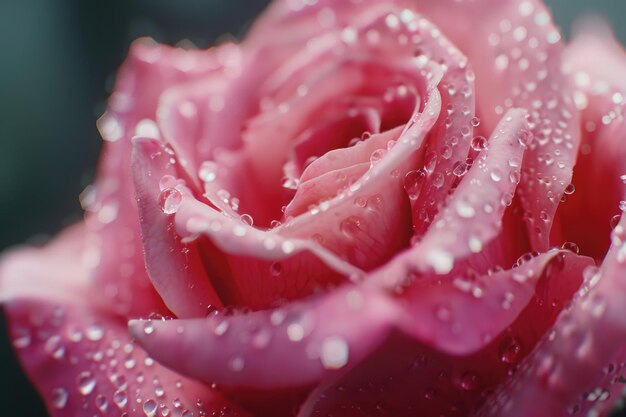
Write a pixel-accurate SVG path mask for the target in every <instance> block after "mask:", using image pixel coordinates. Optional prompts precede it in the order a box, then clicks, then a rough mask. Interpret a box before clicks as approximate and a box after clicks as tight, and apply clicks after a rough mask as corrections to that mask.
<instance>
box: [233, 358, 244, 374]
mask: <svg viewBox="0 0 626 417" xmlns="http://www.w3.org/2000/svg"><path fill="white" fill-rule="evenodd" d="M244 366H245V362H244V360H243V358H242V357H239V356H237V357H235V358H233V359H231V361H230V369H232V370H233V371H235V372H241V371H242V370H243V367H244Z"/></svg>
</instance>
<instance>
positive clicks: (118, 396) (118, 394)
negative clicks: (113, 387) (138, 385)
mask: <svg viewBox="0 0 626 417" xmlns="http://www.w3.org/2000/svg"><path fill="white" fill-rule="evenodd" d="M113 402H114V403H115V405H117V406H118V408H120V409H122V408H124V407H125V406H126V404H127V403H128V395H126V391H124V390H117V391H115V393H114V394H113Z"/></svg>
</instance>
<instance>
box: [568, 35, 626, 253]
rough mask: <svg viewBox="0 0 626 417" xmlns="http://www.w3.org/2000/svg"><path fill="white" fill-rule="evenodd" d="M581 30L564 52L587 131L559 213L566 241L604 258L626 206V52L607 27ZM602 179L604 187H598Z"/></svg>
mask: <svg viewBox="0 0 626 417" xmlns="http://www.w3.org/2000/svg"><path fill="white" fill-rule="evenodd" d="M597 25H598V24H597V23H596V24H595V25H594V26H592V28H587V29H586V30H585V31H584V32H582V33H580V34H579V35H578V36H576V38H575V39H574V41H573V42H572V44H570V45H569V46H568V48H567V49H566V52H565V55H564V70H565V71H566V73H567V74H569V75H570V76H571V79H572V83H573V85H574V88H575V89H576V104H577V106H578V107H579V109H580V110H581V116H582V117H581V119H582V120H581V131H582V132H583V134H582V137H583V140H582V145H581V152H580V153H579V155H578V158H577V160H576V167H575V169H574V179H573V181H572V184H574V186H575V188H571V190H570V193H571V192H573V191H574V189H575V192H574V193H573V195H568V196H567V200H566V201H565V203H564V204H563V205H562V208H560V209H559V211H558V212H557V214H558V220H559V228H558V229H557V230H558V232H559V233H560V236H561V237H562V240H563V241H571V242H575V243H576V244H577V245H578V246H579V248H580V250H581V252H582V253H585V254H589V255H592V256H594V257H595V258H596V259H598V260H601V259H602V258H603V257H604V255H605V254H606V251H607V250H608V248H609V244H610V240H609V234H610V231H611V226H614V225H615V223H617V220H618V219H619V214H621V211H622V210H623V209H626V203H623V201H624V200H626V195H624V190H623V187H624V181H623V180H622V179H621V178H620V177H621V176H622V175H624V174H626V142H625V140H626V122H625V121H624V111H625V100H624V97H626V81H625V79H624V74H625V73H626V55H625V54H624V50H623V49H622V47H621V45H619V43H618V42H617V41H616V40H615V38H614V37H613V36H612V34H611V33H610V31H609V30H608V29H607V28H606V27H601V26H600V27H598V26H597ZM599 184H601V187H602V192H601V193H599V192H598V186H599Z"/></svg>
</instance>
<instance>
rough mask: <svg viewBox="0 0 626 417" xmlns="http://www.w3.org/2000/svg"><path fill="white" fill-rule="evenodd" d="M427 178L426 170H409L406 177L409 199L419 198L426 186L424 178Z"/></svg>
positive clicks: (405, 183) (405, 186)
mask: <svg viewBox="0 0 626 417" xmlns="http://www.w3.org/2000/svg"><path fill="white" fill-rule="evenodd" d="M425 179H426V171H425V170H424V169H419V170H417V171H409V172H407V174H406V175H405V177H404V189H405V190H406V193H407V195H408V196H409V199H411V200H417V198H418V197H419V195H420V192H421V191H422V187H423V186H424V180H425Z"/></svg>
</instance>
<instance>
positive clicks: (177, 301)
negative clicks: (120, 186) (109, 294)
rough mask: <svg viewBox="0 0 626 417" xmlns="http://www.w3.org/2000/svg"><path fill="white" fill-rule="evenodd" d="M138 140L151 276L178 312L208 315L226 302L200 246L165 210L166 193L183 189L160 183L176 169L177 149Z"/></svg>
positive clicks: (140, 202) (138, 185)
mask: <svg viewBox="0 0 626 417" xmlns="http://www.w3.org/2000/svg"><path fill="white" fill-rule="evenodd" d="M133 143H134V149H133V158H132V160H133V162H132V164H133V177H134V181H135V190H136V195H137V206H138V210H139V218H140V219H141V230H142V232H141V238H142V243H143V248H144V255H145V260H146V268H147V271H148V275H149V276H150V281H151V282H152V284H153V285H154V288H155V289H156V290H157V291H158V292H159V294H160V296H161V298H162V299H163V301H164V302H165V304H166V305H167V307H168V308H169V309H170V310H171V311H172V312H173V313H174V314H176V315H177V316H178V317H198V316H203V315H205V314H206V313H207V311H209V309H210V308H221V307H223V305H222V302H221V301H220V299H219V297H218V295H217V294H216V293H215V290H214V289H213V287H211V284H210V281H209V278H208V277H207V271H205V270H204V265H203V263H202V259H201V255H200V253H199V252H198V248H197V247H195V246H194V245H185V244H184V243H182V242H181V237H180V236H179V235H178V234H177V233H176V229H175V227H174V220H173V218H172V216H168V215H167V214H165V213H163V211H162V205H163V204H164V202H163V201H161V200H160V198H161V197H162V193H167V192H168V190H171V192H172V193H176V192H178V191H177V190H176V189H175V188H167V186H161V184H160V183H161V181H163V177H164V176H165V175H171V174H176V171H175V169H174V166H173V164H172V163H171V162H170V160H171V158H172V157H171V155H170V154H168V153H167V151H166V149H165V148H164V147H163V146H162V145H161V144H160V143H159V142H157V141H155V140H151V139H141V138H135V139H134V140H133ZM168 168H169V169H168ZM170 187H171V186H170ZM162 188H163V189H162Z"/></svg>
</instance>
